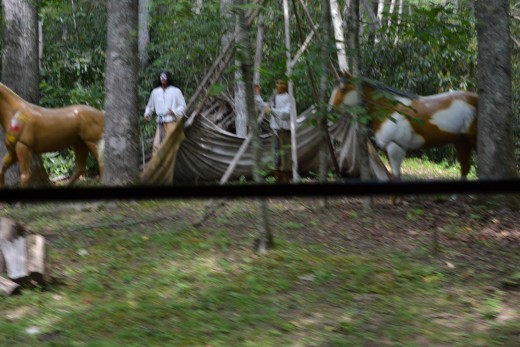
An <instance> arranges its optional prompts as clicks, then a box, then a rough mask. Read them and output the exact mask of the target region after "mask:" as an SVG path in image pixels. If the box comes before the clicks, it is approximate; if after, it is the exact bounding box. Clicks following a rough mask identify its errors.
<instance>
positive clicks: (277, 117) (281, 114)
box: [255, 93, 293, 130]
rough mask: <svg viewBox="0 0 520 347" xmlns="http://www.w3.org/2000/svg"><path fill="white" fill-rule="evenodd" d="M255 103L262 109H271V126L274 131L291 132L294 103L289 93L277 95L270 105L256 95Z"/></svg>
mask: <svg viewBox="0 0 520 347" xmlns="http://www.w3.org/2000/svg"><path fill="white" fill-rule="evenodd" d="M255 102H256V105H257V107H258V108H260V109H265V108H266V107H269V108H270V109H271V119H270V120H269V125H270V126H271V128H272V129H274V130H278V129H284V130H291V107H292V105H293V103H292V102H291V96H290V95H289V93H284V94H276V95H275V97H274V100H273V101H272V102H270V103H267V102H265V101H264V100H262V97H261V96H260V95H258V94H256V95H255Z"/></svg>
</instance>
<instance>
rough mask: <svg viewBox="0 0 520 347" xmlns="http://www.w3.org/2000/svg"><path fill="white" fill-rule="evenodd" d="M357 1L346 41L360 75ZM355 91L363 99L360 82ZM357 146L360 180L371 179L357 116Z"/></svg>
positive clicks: (365, 136)
mask: <svg viewBox="0 0 520 347" xmlns="http://www.w3.org/2000/svg"><path fill="white" fill-rule="evenodd" d="M359 1H360V0H352V1H351V3H350V9H349V19H348V22H349V24H350V25H349V31H348V33H347V41H348V47H349V50H350V51H352V52H353V54H352V74H353V75H354V76H361V71H362V69H361V51H360V46H359V20H360V18H359ZM357 92H358V94H359V95H360V96H361V100H363V88H362V86H361V84H358V85H357ZM356 125H357V126H358V132H357V133H358V141H357V142H358V147H359V171H360V176H361V180H362V181H365V180H369V179H371V176H372V175H371V174H370V165H369V152H368V143H367V142H368V128H367V126H366V125H365V122H363V119H362V118H361V117H358V121H357V124H356ZM363 204H364V208H365V209H367V210H369V209H371V208H372V198H371V197H367V198H366V199H365V200H364V201H363Z"/></svg>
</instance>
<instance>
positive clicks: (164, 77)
mask: <svg viewBox="0 0 520 347" xmlns="http://www.w3.org/2000/svg"><path fill="white" fill-rule="evenodd" d="M160 78H161V79H162V80H167V79H168V77H167V76H166V74H165V73H162V74H161V76H160Z"/></svg>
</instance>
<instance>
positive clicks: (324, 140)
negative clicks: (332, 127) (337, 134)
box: [318, 0, 348, 182]
mask: <svg viewBox="0 0 520 347" xmlns="http://www.w3.org/2000/svg"><path fill="white" fill-rule="evenodd" d="M330 5H331V3H330V2H329V0H322V1H321V23H322V25H321V36H320V38H321V54H320V55H321V69H320V70H321V77H320V102H319V104H318V109H319V113H320V138H321V141H320V152H319V162H320V169H319V179H320V181H321V182H324V181H325V180H326V178H327V159H328V155H327V154H328V137H327V127H328V124H327V122H328V119H327V112H326V105H327V82H328V78H327V72H328V68H327V67H328V56H329V50H330V46H329V45H330V36H331V35H330V24H329V23H331V22H332V23H335V22H334V21H331V11H332V13H334V11H335V10H334V9H333V8H331V7H330ZM337 15H339V13H338V14H337ZM334 26H335V24H334ZM334 30H336V28H334ZM341 36H343V32H341ZM335 38H336V48H339V47H338V46H337V45H338V42H337V40H338V35H337V33H336V37H335ZM342 44H343V42H342ZM339 51H340V49H338V52H339ZM343 52H345V46H344V44H343ZM339 56H341V54H340V53H338V58H339ZM343 58H344V61H343V62H342V61H341V59H340V62H339V64H340V68H341V70H345V71H346V69H347V68H348V65H347V59H346V56H344V57H343ZM342 65H343V66H342Z"/></svg>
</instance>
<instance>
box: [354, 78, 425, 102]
mask: <svg viewBox="0 0 520 347" xmlns="http://www.w3.org/2000/svg"><path fill="white" fill-rule="evenodd" d="M363 84H366V85H368V86H369V87H371V88H374V89H377V90H380V91H383V92H388V93H391V94H394V95H397V96H400V97H403V98H408V99H412V100H415V99H419V95H417V94H414V93H409V92H403V91H402V90H398V89H395V88H392V87H389V86H387V85H386V84H383V83H381V82H379V81H375V80H371V79H369V78H363Z"/></svg>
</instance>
